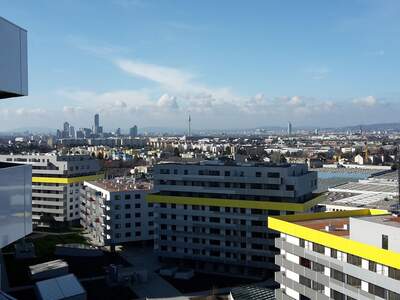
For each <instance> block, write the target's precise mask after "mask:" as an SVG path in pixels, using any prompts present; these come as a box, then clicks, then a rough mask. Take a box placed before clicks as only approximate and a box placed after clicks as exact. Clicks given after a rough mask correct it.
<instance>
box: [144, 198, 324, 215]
mask: <svg viewBox="0 0 400 300" xmlns="http://www.w3.org/2000/svg"><path fill="white" fill-rule="evenodd" d="M317 198H318V197H317ZM146 199H147V201H148V202H150V203H173V204H188V205H207V206H220V207H237V208H253V209H265V210H286V211H295V212H304V211H306V210H308V209H309V208H310V207H312V206H314V205H315V204H317V203H318V201H319V199H312V200H310V201H308V202H306V203H290V202H272V201H253V200H234V199H219V198H199V197H179V196H164V195H156V194H149V195H147V196H146Z"/></svg>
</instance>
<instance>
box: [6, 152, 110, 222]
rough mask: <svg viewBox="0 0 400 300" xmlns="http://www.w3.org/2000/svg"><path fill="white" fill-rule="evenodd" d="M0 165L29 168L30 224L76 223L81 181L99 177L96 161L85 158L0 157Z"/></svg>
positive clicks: (58, 156) (37, 155)
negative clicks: (30, 173)
mask: <svg viewBox="0 0 400 300" xmlns="http://www.w3.org/2000/svg"><path fill="white" fill-rule="evenodd" d="M0 162H9V163H17V164H27V165H31V167H32V221H33V223H34V224H38V225H49V224H50V222H52V221H53V220H54V221H55V222H62V223H64V224H79V217H80V209H79V191H80V188H81V186H82V184H83V182H84V181H85V180H96V179H101V178H102V177H103V175H102V174H99V171H100V165H99V162H98V161H97V160H95V159H93V158H92V157H91V156H88V155H59V154H54V153H48V154H26V155H25V154H23V155H12V154H10V155H0Z"/></svg>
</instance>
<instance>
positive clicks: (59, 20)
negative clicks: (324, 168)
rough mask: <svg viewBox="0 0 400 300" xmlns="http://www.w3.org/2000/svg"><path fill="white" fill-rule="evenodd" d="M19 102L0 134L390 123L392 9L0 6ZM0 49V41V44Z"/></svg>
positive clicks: (5, 104)
mask: <svg viewBox="0 0 400 300" xmlns="http://www.w3.org/2000/svg"><path fill="white" fill-rule="evenodd" d="M0 15H1V16H2V17H4V18H6V19H8V20H10V21H12V22H14V23H16V24H18V25H19V26H21V27H23V28H25V29H27V31H28V56H29V58H28V63H29V96H27V97H23V98H15V99H9V100H3V101H1V102H0V120H1V122H0V131H6V130H12V129H16V128H29V127H36V128H37V127H43V128H61V127H62V123H63V122H64V121H68V122H69V123H71V124H72V125H74V126H75V128H80V127H92V126H93V115H94V114H95V113H97V112H98V113H100V122H101V125H103V126H104V128H105V129H106V130H110V131H111V130H115V129H116V128H118V127H121V128H122V129H124V130H125V131H126V130H127V129H128V128H129V127H131V126H133V125H135V124H136V125H137V126H138V127H139V131H140V129H141V128H146V127H161V128H185V127H186V126H187V118H188V115H189V114H190V115H191V119H192V128H193V129H194V130H200V129H229V128H254V127H262V126H283V127H284V126H286V124H287V122H289V121H290V122H291V123H292V124H293V127H294V128H295V127H296V126H299V127H300V126H310V127H319V128H323V127H331V126H347V125H358V124H371V123H381V122H397V121H400V120H399V119H400V118H399V116H400V84H399V79H400V76H399V70H400V59H399V53H400V39H399V34H400V1H397V0H393V1H391V0H386V1H380V0H376V1H369V0H363V1H356V0H337V1H321V0H315V1H312V0H306V1H296V0H292V1H286V0H282V1H272V0H271V1H267V0H260V1H258V0H252V1H239V0H234V1H233V0H219V1H215V0H202V1H187V0H168V1H167V0H158V1H153V0H108V1H105V0H104V1H103V0H97V1H93V0H59V1H53V0H35V1H29V0H26V1H20V0H0ZM0 43H1V41H0Z"/></svg>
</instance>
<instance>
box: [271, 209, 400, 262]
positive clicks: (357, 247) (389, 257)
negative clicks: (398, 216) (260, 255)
mask: <svg viewBox="0 0 400 300" xmlns="http://www.w3.org/2000/svg"><path fill="white" fill-rule="evenodd" d="M322 214H324V215H321V214H319V213H318V214H307V215H291V216H281V217H269V218H268V227H269V228H270V229H274V230H276V231H279V232H282V233H286V234H288V235H291V236H295V237H298V238H301V239H304V240H307V241H311V242H314V243H317V244H321V245H323V246H325V247H329V248H333V249H337V250H339V251H342V252H345V253H349V254H353V255H357V256H360V257H362V258H364V259H367V260H371V261H374V262H377V263H379V264H383V265H386V266H389V267H393V268H396V269H400V253H396V252H393V251H390V250H385V249H381V248H377V247H374V246H371V245H367V244H363V243H360V242H357V241H353V240H350V239H348V238H344V237H340V236H336V235H333V234H331V233H328V232H323V231H320V230H316V229H311V228H308V227H305V226H302V225H299V224H295V223H292V222H293V221H303V220H312V219H321V218H323V219H326V218H339V217H351V216H367V215H380V214H381V215H382V214H383V215H385V214H388V212H387V211H384V210H369V209H362V210H353V211H343V212H333V213H322ZM288 219H290V220H289V221H288Z"/></svg>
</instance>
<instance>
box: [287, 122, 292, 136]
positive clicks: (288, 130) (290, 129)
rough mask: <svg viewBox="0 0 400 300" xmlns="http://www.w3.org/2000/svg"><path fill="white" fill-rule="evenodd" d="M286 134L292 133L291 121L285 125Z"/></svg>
mask: <svg viewBox="0 0 400 300" xmlns="http://www.w3.org/2000/svg"><path fill="white" fill-rule="evenodd" d="M287 134H288V135H292V123H290V122H289V123H288V125H287Z"/></svg>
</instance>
